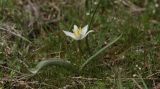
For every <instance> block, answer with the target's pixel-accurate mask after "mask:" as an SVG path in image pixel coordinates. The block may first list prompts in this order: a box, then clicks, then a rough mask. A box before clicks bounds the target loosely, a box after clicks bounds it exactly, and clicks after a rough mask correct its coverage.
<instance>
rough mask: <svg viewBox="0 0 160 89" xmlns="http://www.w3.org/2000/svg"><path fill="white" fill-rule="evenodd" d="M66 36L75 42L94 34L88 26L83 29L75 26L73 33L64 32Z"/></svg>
mask: <svg viewBox="0 0 160 89" xmlns="http://www.w3.org/2000/svg"><path fill="white" fill-rule="evenodd" d="M63 32H64V33H65V35H66V36H69V37H71V38H73V39H74V40H82V39H83V38H85V37H86V36H87V35H88V34H89V33H90V32H93V30H90V31H88V25H86V26H84V27H83V28H81V27H79V28H78V27H77V25H74V27H73V33H72V32H69V31H63Z"/></svg>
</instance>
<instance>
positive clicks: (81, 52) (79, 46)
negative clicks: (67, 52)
mask: <svg viewBox="0 0 160 89" xmlns="http://www.w3.org/2000/svg"><path fill="white" fill-rule="evenodd" d="M77 43H78V50H79V53H80V56H81V55H83V51H82V48H81V41H80V40H78V42H77Z"/></svg>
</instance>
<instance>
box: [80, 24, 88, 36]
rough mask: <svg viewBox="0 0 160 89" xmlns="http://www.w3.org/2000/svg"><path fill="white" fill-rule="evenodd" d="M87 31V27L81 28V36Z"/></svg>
mask: <svg viewBox="0 0 160 89" xmlns="http://www.w3.org/2000/svg"><path fill="white" fill-rule="evenodd" d="M87 31H88V25H86V26H84V27H83V28H82V33H81V34H82V35H85V34H86V33H87Z"/></svg>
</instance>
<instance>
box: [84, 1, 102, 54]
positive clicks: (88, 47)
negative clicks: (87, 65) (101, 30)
mask: <svg viewBox="0 0 160 89" xmlns="http://www.w3.org/2000/svg"><path fill="white" fill-rule="evenodd" d="M100 2H101V0H100V1H99V2H98V5H97V6H96V7H95V10H94V12H93V14H92V16H91V20H90V22H89V27H88V29H90V26H91V24H92V22H93V19H94V16H95V14H96V12H97V9H98V7H99V5H100ZM85 43H86V46H87V50H88V53H89V55H91V54H92V53H91V50H90V45H89V41H88V36H87V37H86V40H85Z"/></svg>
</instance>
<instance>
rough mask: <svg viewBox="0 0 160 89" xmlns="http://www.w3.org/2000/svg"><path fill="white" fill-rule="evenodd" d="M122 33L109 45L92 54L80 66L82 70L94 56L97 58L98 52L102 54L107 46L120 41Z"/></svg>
mask: <svg viewBox="0 0 160 89" xmlns="http://www.w3.org/2000/svg"><path fill="white" fill-rule="evenodd" d="M121 36H122V34H121V35H120V36H119V37H117V38H116V39H114V40H113V41H112V42H110V43H109V44H108V45H106V46H104V47H103V48H101V49H100V50H99V51H98V52H96V53H95V54H94V55H92V56H91V57H89V58H88V59H87V60H86V61H85V62H84V63H83V64H82V66H81V67H80V70H82V69H83V68H84V67H85V66H86V65H87V64H88V63H89V62H90V61H91V60H92V59H93V58H95V57H96V56H97V55H98V54H100V53H101V52H103V51H104V50H105V49H106V48H108V47H109V46H111V45H112V44H114V43H115V42H116V41H118V40H119V39H120V38H121Z"/></svg>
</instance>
